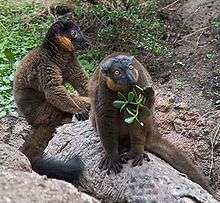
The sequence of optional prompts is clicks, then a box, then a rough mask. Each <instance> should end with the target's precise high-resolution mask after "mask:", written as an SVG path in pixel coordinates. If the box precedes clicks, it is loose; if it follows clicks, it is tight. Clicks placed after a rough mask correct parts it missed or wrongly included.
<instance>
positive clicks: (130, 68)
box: [89, 53, 211, 191]
mask: <svg viewBox="0 0 220 203" xmlns="http://www.w3.org/2000/svg"><path fill="white" fill-rule="evenodd" d="M135 85H138V86H140V87H142V88H143V89H144V93H143V94H144V96H145V97H146V98H147V100H146V103H145V105H146V106H147V107H148V108H149V109H150V110H151V111H153V107H154V100H155V96H154V90H153V88H152V85H153V84H152V79H151V77H150V75H149V73H148V71H147V70H146V69H145V68H144V67H143V65H142V64H141V63H140V62H139V61H138V60H137V59H135V58H134V57H133V56H130V55H125V54H119V53H115V54H112V55H109V56H107V57H106V58H105V59H103V60H102V62H101V63H100V65H99V67H98V68H97V69H96V71H95V73H94V75H93V77H92V78H91V80H90V81H89V97H90V101H91V112H92V113H91V114H92V115H91V119H92V123H93V126H94V128H95V129H96V130H97V133H98V135H99V136H100V139H101V142H102V145H103V148H104V150H105V156H104V158H103V159H102V160H101V162H100V164H99V167H100V169H102V170H105V169H107V173H108V174H109V173H110V171H113V172H115V173H119V172H120V171H121V170H122V164H123V162H124V161H127V160H129V159H133V162H132V165H133V166H137V165H142V163H143V160H144V158H147V160H148V161H149V158H148V156H147V154H146V152H145V151H144V150H147V151H149V152H152V153H154V154H156V155H158V156H160V157H161V158H163V159H164V160H166V161H167V162H168V163H169V164H171V165H172V166H173V167H175V168H176V169H177V170H179V171H181V172H182V173H185V174H187V176H188V177H189V178H190V179H191V180H193V181H195V182H197V183H198V184H200V185H201V186H202V187H203V188H205V189H207V190H208V191H211V189H210V187H209V183H208V181H207V180H206V178H205V177H204V176H203V174H202V173H201V172H200V171H199V170H198V169H197V168H196V167H195V166H194V165H193V163H192V162H191V161H190V160H189V159H187V158H186V157H185V156H184V155H183V153H181V152H180V151H179V150H178V149H177V148H175V146H174V145H172V144H171V143H170V142H168V141H167V140H165V139H163V138H162V137H161V135H160V134H159V133H158V132H156V130H155V129H154V128H153V120H152V115H151V116H148V117H146V116H145V114H144V112H143V111H140V112H139V120H140V121H142V122H143V124H144V125H143V126H141V125H138V124H137V123H132V124H127V123H125V122H124V118H123V114H121V113H120V112H119V110H118V109H116V108H114V107H113V102H114V101H115V100H117V99H118V92H122V93H126V94H127V93H128V92H129V91H130V90H131V89H132V88H133V87H134V86H135ZM127 143H129V145H126V144H127ZM119 144H120V145H122V146H123V145H126V146H129V148H130V151H128V152H126V153H124V154H120V153H119V148H120V147H119Z"/></svg>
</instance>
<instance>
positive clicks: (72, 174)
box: [32, 156, 84, 186]
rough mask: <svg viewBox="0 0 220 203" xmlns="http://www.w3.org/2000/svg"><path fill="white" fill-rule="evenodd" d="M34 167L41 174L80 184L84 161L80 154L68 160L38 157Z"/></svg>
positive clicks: (76, 184)
mask: <svg viewBox="0 0 220 203" xmlns="http://www.w3.org/2000/svg"><path fill="white" fill-rule="evenodd" d="M32 167H33V170H34V171H35V172H37V173H38V174H40V175H46V176H47V177H48V178H55V179H59V180H64V181H67V182H69V183H72V184H73V185H75V186H78V184H79V178H80V176H81V175H82V172H83V169H84V165H83V162H82V160H81V159H80V157H79V156H74V157H72V158H70V159H69V160H67V161H62V160H59V159H56V158H47V159H46V158H41V159H40V158H38V159H37V160H35V162H34V163H33V164H32Z"/></svg>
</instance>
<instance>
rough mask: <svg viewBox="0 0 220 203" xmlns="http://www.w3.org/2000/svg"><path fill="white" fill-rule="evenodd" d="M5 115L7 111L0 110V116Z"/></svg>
mask: <svg viewBox="0 0 220 203" xmlns="http://www.w3.org/2000/svg"><path fill="white" fill-rule="evenodd" d="M6 115H7V112H6V111H4V110H3V111H1V112H0V118H3V117H5V116H6Z"/></svg>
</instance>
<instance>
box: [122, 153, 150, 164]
mask: <svg viewBox="0 0 220 203" xmlns="http://www.w3.org/2000/svg"><path fill="white" fill-rule="evenodd" d="M121 159H122V161H123V162H127V161H128V160H130V159H133V162H132V166H141V165H142V164H143V161H144V160H146V161H150V158H149V156H148V154H147V153H145V152H144V153H134V152H127V153H124V154H122V155H121Z"/></svg>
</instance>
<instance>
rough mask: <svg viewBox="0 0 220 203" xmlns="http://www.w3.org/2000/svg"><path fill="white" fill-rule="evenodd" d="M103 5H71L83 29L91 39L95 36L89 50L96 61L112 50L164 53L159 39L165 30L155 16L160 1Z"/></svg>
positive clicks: (113, 2) (122, 2)
mask: <svg viewBox="0 0 220 203" xmlns="http://www.w3.org/2000/svg"><path fill="white" fill-rule="evenodd" d="M103 2H104V1H103ZM103 2H102V1H101V3H99V4H98V5H88V4H85V3H83V2H82V1H76V6H75V14H76V16H77V18H78V19H79V21H80V24H81V25H83V26H84V27H86V28H87V30H88V32H90V33H91V35H92V38H94V36H95V39H94V41H93V43H92V44H93V50H94V49H95V50H96V51H97V52H99V53H100V54H99V55H97V58H95V59H96V60H100V59H101V58H100V57H103V56H104V55H105V54H109V53H112V52H113V51H125V52H126V51H127V52H132V53H135V54H136V53H139V52H140V51H141V50H142V51H143V50H149V51H152V52H153V53H155V54H159V55H162V54H164V53H166V50H167V49H166V47H165V46H164V44H163V43H162V40H161V39H162V38H163V37H164V36H165V35H166V32H165V27H164V24H163V22H161V21H160V20H159V19H158V18H157V17H156V11H157V9H158V7H159V6H160V1H155V0H146V1H141V0H127V1H117V0H116V1H111V2H112V3H109V2H108V1H106V2H104V3H103Z"/></svg>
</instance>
